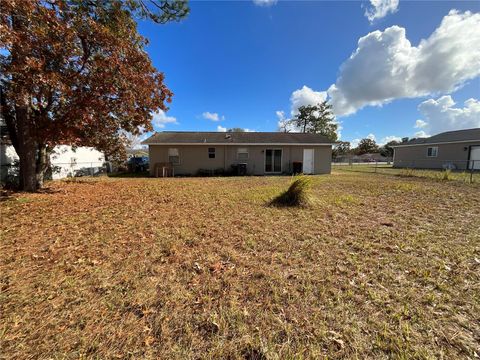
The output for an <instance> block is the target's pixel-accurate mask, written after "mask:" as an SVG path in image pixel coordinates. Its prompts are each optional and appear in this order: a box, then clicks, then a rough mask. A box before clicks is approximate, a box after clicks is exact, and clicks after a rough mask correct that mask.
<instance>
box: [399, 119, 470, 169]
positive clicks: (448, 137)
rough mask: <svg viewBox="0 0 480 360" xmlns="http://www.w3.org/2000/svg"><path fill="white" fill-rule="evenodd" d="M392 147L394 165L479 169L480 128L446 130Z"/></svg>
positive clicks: (402, 166) (424, 167)
mask: <svg viewBox="0 0 480 360" xmlns="http://www.w3.org/2000/svg"><path fill="white" fill-rule="evenodd" d="M392 147H393V148H394V155H393V166H394V167H401V168H420V169H459V170H466V169H475V170H480V128H476V129H468V130H458V131H448V132H444V133H441V134H438V135H435V136H432V137H429V138H419V139H412V140H410V141H406V142H403V143H401V144H399V145H394V146H392Z"/></svg>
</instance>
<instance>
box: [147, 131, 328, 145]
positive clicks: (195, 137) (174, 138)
mask: <svg viewBox="0 0 480 360" xmlns="http://www.w3.org/2000/svg"><path fill="white" fill-rule="evenodd" d="M333 143H334V142H333V141H330V140H328V139H327V138H326V137H325V136H323V135H320V134H304V133H282V132H194V131H164V132H157V133H155V134H153V135H152V136H151V137H149V138H148V139H147V140H145V141H143V142H142V144H146V145H152V144H333Z"/></svg>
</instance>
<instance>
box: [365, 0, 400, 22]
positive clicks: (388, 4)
mask: <svg viewBox="0 0 480 360" xmlns="http://www.w3.org/2000/svg"><path fill="white" fill-rule="evenodd" d="M397 10H398V0H370V6H369V7H368V8H367V10H365V16H366V17H367V19H368V21H370V22H373V21H374V20H375V19H381V18H383V17H385V16H387V15H388V14H393V13H394V12H396V11H397Z"/></svg>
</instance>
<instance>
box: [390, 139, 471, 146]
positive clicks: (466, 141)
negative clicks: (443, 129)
mask: <svg viewBox="0 0 480 360" xmlns="http://www.w3.org/2000/svg"><path fill="white" fill-rule="evenodd" d="M477 141H478V142H480V139H478V140H475V139H474V140H461V141H444V142H428V143H422V144H406V145H393V146H391V147H392V148H397V147H407V146H422V145H423V146H426V145H441V144H460V143H470V142H477Z"/></svg>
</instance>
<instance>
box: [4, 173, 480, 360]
mask: <svg viewBox="0 0 480 360" xmlns="http://www.w3.org/2000/svg"><path fill="white" fill-rule="evenodd" d="M312 180H313V181H312V182H313V184H312V198H313V203H312V205H311V206H309V207H307V208H296V209H289V208H277V207H269V206H267V204H268V202H269V201H270V200H271V199H272V198H273V197H274V196H275V195H276V194H278V193H279V192H280V191H281V189H285V187H286V186H288V183H289V181H290V178H287V177H249V178H208V179H206V178H192V179H95V180H93V179H92V180H88V179H87V181H82V182H70V183H68V182H54V183H51V184H50V185H49V186H50V187H51V190H52V191H51V192H50V193H42V194H33V195H32V194H14V195H13V196H11V197H10V198H8V199H6V200H5V201H2V202H0V209H1V225H0V231H1V232H0V237H1V249H0V276H1V278H0V279H1V282H0V289H1V292H0V306H1V308H0V349H1V351H0V357H1V358H5V359H13V358H18V359H24V358H41V359H46V358H80V357H83V358H103V359H105V358H132V359H138V358H145V359H156V358H163V359H198V358H207V359H208V358H216V359H218V358H222V359H225V358H230V359H293V358H295V359H302V358H303V359H307V358H308V359H314V358H315V359H316V358H327V357H328V358H329V359H332V358H361V359H363V358H375V359H378V358H398V359H406V358H425V359H428V358H445V359H453V358H473V357H474V356H475V352H476V354H480V349H479V344H480V316H479V314H480V285H479V284H480V206H479V193H480V191H479V190H480V188H479V187H478V186H475V184H474V185H467V184H462V183H457V182H439V181H432V180H427V179H418V178H401V177H390V176H378V175H374V174H363V173H348V172H342V173H334V174H332V175H329V176H318V177H313V179H312Z"/></svg>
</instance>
